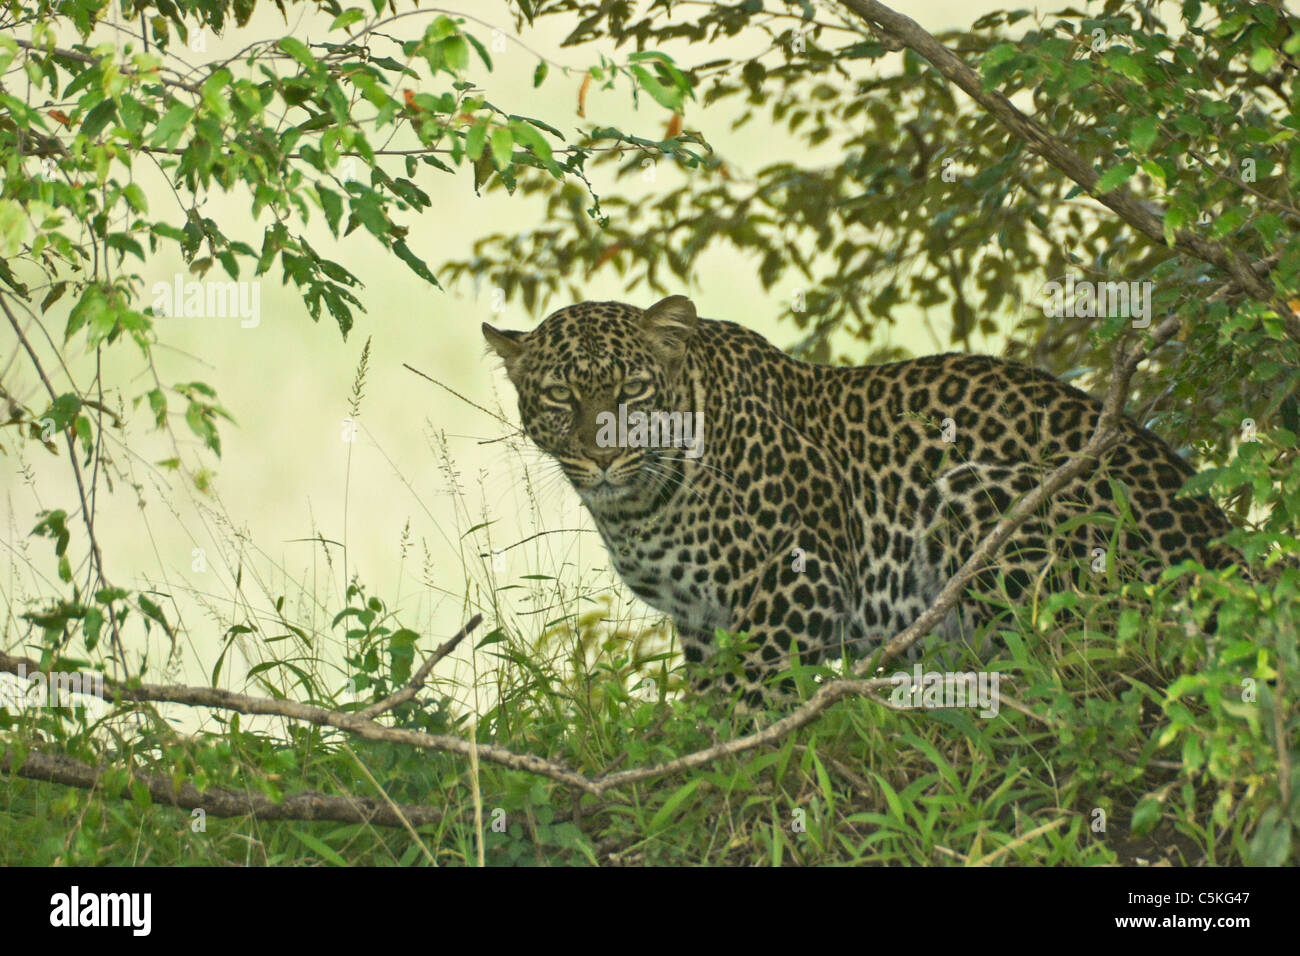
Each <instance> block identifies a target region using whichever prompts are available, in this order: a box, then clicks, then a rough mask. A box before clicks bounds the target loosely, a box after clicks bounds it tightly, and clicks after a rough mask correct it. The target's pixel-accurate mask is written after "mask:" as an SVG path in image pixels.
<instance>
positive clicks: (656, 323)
mask: <svg viewBox="0 0 1300 956" xmlns="http://www.w3.org/2000/svg"><path fill="white" fill-rule="evenodd" d="M698 322H699V317H698V316H697V315H696V314H695V303H694V302H692V301H691V300H690V299H688V298H686V296H684V295H670V296H669V297H668V298H666V299H661V300H659V301H658V302H656V303H655V304H654V305H652V306H650V308H648V309H646V310H645V315H643V316H642V317H641V324H642V325H643V326H644V327H645V330H646V331H647V332H648V333H650V336H651V337H652V338H653V339H654V340H655V342H656V344H658V345H659V346H660V348H661V350H662V351H663V352H664V353H665V358H667V359H668V360H669V361H670V362H675V361H678V360H680V359H681V358H682V356H683V355H685V354H686V343H687V342H689V341H690V338H691V334H692V333H693V332H694V331H695V327H696V324H697V323H698Z"/></svg>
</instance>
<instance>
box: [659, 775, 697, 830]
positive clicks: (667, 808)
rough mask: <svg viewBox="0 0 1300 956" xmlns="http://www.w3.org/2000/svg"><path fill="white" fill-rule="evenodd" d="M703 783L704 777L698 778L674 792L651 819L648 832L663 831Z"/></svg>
mask: <svg viewBox="0 0 1300 956" xmlns="http://www.w3.org/2000/svg"><path fill="white" fill-rule="evenodd" d="M703 782H704V778H703V777H696V778H695V779H694V780H691V781H688V782H687V783H685V784H683V785H682V786H680V787H678V788H677V790H676V791H674V792H673V794H672V796H670V797H669V798H668V799H667V800H665V801H664V805H663V806H662V807H660V808H659V812H658V813H656V814H655V815H654V816H653V817H652V818H651V820H650V825H649V826H648V827H647V828H646V832H647V833H656V832H658V831H659V830H661V829H663V827H664V825H665V824H666V823H667V822H668V821H669V819H671V818H672V815H673V814H674V813H676V812H677V808H678V807H680V806H681V805H682V803H683V802H684V801H685V800H686V799H687V798H688V797H689V796H690V795H691V794H693V793H694V792H695V791H696V789H697V788H698V787H699V785H700V784H702V783H703Z"/></svg>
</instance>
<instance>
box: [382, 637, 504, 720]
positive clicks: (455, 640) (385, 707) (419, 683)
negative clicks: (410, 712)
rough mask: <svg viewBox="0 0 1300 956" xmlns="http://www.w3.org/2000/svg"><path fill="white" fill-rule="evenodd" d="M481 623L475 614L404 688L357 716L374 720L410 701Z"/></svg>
mask: <svg viewBox="0 0 1300 956" xmlns="http://www.w3.org/2000/svg"><path fill="white" fill-rule="evenodd" d="M481 623H483V615H482V614H475V615H474V616H473V617H471V618H470V619H469V621H468V622H467V623H466V624H465V626H464V627H462V628H461V629H460V630H459V631H457V632H456V634H455V636H453V637H452V638H451V639H450V640H448V641H447V642H446V643H445V644H443V645H442V646H441V647H439V648H438V649H437V650H436V651H434V652H433V655H432V656H431V657H430V658H429V659H428V660H427V661H425V662H424V664H423V666H421V667H420V669H419V670H418V671H417V672H416V674H415V676H414V677H412V678H411V679H410V681H409V682H408V683H407V685H406V686H405V687H403V688H402V689H401V690H399V691H398V692H397V693H395V694H393V695H392V696H391V697H389V698H387V699H386V700H381V701H380V702H379V703H377V704H371V705H370V706H369V707H367V708H366V709H365V710H359V711H357V716H358V717H364V718H365V719H366V720H374V719H375V718H376V717H378V716H379V715H380V714H383V713H387V712H388V711H390V710H392V709H393V708H394V707H397V706H398V705H400V704H404V703H406V702H407V701H408V700H410V699H412V698H413V697H414V696H415V695H416V694H418V693H419V692H420V688H422V687H423V686H424V682H425V681H426V680H428V679H429V672H430V671H432V670H433V668H434V667H435V666H436V665H437V664H438V662H439V661H441V660H442V659H443V658H444V657H446V656H447V655H448V654H450V653H451V652H452V651H454V650H455V649H456V645H457V644H459V643H460V642H461V641H463V640H465V638H466V637H468V636H469V633H470V631H472V630H474V628H476V627H478V626H479V625H480V624H481Z"/></svg>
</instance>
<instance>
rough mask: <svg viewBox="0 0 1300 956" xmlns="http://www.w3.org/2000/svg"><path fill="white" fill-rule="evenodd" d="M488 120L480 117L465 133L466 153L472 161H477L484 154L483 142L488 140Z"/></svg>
mask: <svg viewBox="0 0 1300 956" xmlns="http://www.w3.org/2000/svg"><path fill="white" fill-rule="evenodd" d="M487 128H488V127H487V120H486V119H485V118H480V119H479V121H478V122H477V123H475V124H474V125H473V126H471V127H470V129H469V132H468V133H466V134H465V155H466V156H468V157H469V158H470V161H471V162H475V163H477V162H478V160H479V157H480V156H482V155H483V144H484V143H486V142H487Z"/></svg>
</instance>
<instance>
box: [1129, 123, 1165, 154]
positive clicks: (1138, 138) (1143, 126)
mask: <svg viewBox="0 0 1300 956" xmlns="http://www.w3.org/2000/svg"><path fill="white" fill-rule="evenodd" d="M1159 132H1160V120H1159V119H1157V118H1156V117H1154V116H1141V117H1138V119H1137V120H1136V121H1135V122H1134V123H1133V129H1132V132H1131V133H1130V135H1129V142H1130V143H1132V144H1133V145H1134V146H1136V147H1137V148H1138V149H1140V150H1142V151H1143V152H1146V151H1147V150H1149V149H1150V148H1151V144H1152V143H1154V142H1155V141H1156V136H1157V135H1158V134H1159Z"/></svg>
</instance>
